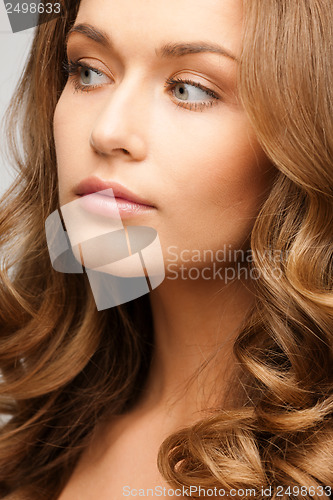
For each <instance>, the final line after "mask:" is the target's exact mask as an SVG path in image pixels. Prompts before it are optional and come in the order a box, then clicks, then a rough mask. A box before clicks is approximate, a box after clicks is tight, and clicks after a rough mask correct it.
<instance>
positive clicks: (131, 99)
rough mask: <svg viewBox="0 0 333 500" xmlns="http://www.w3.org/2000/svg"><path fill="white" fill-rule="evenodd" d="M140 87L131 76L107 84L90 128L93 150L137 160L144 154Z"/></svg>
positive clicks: (144, 112)
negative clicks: (103, 101) (103, 99)
mask: <svg viewBox="0 0 333 500" xmlns="http://www.w3.org/2000/svg"><path fill="white" fill-rule="evenodd" d="M114 85H116V84H114ZM141 89H142V85H140V83H139V82H138V79H137V78H135V77H133V78H131V79H127V81H125V80H123V82H122V83H121V84H119V86H117V87H115V88H111V92H110V94H111V95H110V94H108V95H107V97H106V101H105V103H104V106H103V108H102V110H101V112H100V113H99V114H98V116H97V119H96V120H95V122H94V123H93V127H92V130H91V135H90V146H91V147H92V148H93V150H94V151H95V152H97V153H98V154H100V155H104V156H114V155H126V156H128V157H131V158H132V159H133V160H137V161H142V160H143V159H144V158H145V157H146V154H147V144H146V128H147V127H144V124H147V116H146V111H147V108H146V107H145V105H146V103H145V102H144V101H145V99H144V98H143V94H142V91H141Z"/></svg>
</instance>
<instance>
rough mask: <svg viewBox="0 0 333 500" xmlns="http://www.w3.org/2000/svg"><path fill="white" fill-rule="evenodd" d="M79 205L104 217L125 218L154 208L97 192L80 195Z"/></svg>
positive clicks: (147, 212)
mask: <svg viewBox="0 0 333 500" xmlns="http://www.w3.org/2000/svg"><path fill="white" fill-rule="evenodd" d="M81 205H82V206H83V208H85V209H86V210H88V211H89V212H91V213H94V214H97V215H103V216H106V217H112V218H119V216H120V217H121V218H122V219H127V218H130V217H134V216H138V215H147V214H149V213H151V212H152V211H153V210H155V208H154V207H151V206H149V205H141V204H140V203H135V202H132V201H129V200H124V199H122V198H113V197H111V196H104V195H102V194H98V193H91V194H89V195H83V196H82V195H81Z"/></svg>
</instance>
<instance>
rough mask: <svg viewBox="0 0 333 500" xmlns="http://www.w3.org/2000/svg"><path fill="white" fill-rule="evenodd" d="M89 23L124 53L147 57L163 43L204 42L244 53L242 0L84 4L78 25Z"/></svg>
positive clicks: (85, 0)
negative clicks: (128, 52)
mask: <svg viewBox="0 0 333 500" xmlns="http://www.w3.org/2000/svg"><path fill="white" fill-rule="evenodd" d="M78 23H89V24H91V25H93V26H95V27H97V28H99V29H101V30H103V31H105V32H106V33H109V34H110V36H112V38H113V40H114V41H115V42H117V40H118V42H119V44H121V47H119V49H123V50H124V51H127V50H133V42H135V50H136V52H137V53H143V52H144V51H145V50H147V49H148V48H151V49H154V48H155V47H157V46H158V45H160V44H161V43H163V42H166V43H167V42H180V41H182V42H190V41H191V40H196V41H198V40H202V41H206V42H213V43H214V42H215V43H221V44H223V46H224V47H226V49H228V50H229V51H230V52H232V53H233V54H236V56H238V55H239V54H240V51H241V37H242V1H241V0H111V1H110V0H82V1H81V3H80V8H79V12H78V16H77V18H76V22H75V24H78Z"/></svg>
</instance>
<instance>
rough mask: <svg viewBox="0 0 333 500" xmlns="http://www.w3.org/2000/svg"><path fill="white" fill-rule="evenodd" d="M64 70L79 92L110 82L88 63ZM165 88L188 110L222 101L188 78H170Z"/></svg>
mask: <svg viewBox="0 0 333 500" xmlns="http://www.w3.org/2000/svg"><path fill="white" fill-rule="evenodd" d="M64 68H65V70H66V73H67V74H68V76H71V77H72V84H73V85H74V88H75V90H78V91H82V92H89V91H90V90H93V89H95V88H98V87H100V86H102V85H103V84H105V83H109V82H110V79H109V77H107V76H106V75H105V74H104V73H103V72H102V71H100V70H98V69H97V68H94V67H92V66H90V65H89V64H87V63H85V64H81V63H80V62H79V61H68V62H67V63H65V64H64ZM165 87H166V88H167V89H168V91H171V93H172V94H173V96H174V97H175V98H176V99H177V102H176V105H177V106H180V107H183V108H186V109H202V108H206V107H210V106H213V105H214V104H218V101H220V100H221V98H220V97H219V96H218V95H217V94H216V93H215V92H214V91H213V90H211V89H209V88H207V87H205V86H203V85H201V84H200V83H198V82H194V81H192V80H189V79H187V78H183V79H182V78H168V79H167V81H166V83H165Z"/></svg>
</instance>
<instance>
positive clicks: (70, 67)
mask: <svg viewBox="0 0 333 500" xmlns="http://www.w3.org/2000/svg"><path fill="white" fill-rule="evenodd" d="M64 67H65V70H66V73H67V74H68V76H72V77H73V80H72V81H73V85H74V87H75V89H76V90H82V91H89V90H92V89H94V88H96V87H99V86H101V85H103V84H104V83H108V82H109V81H110V79H109V78H108V77H107V76H106V75H105V74H104V73H102V71H99V70H98V69H97V68H93V67H92V66H89V64H80V63H79V62H77V61H69V62H68V63H65V64H64Z"/></svg>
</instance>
